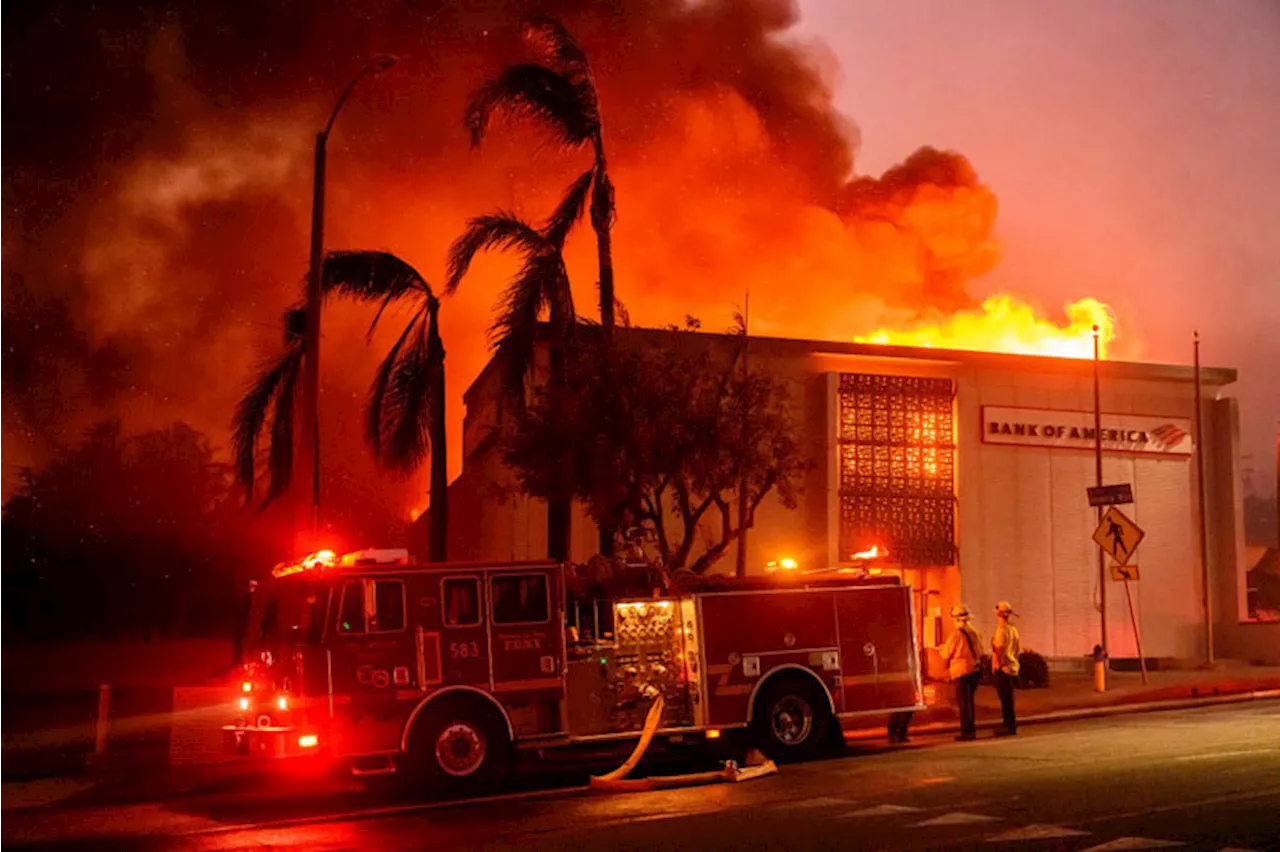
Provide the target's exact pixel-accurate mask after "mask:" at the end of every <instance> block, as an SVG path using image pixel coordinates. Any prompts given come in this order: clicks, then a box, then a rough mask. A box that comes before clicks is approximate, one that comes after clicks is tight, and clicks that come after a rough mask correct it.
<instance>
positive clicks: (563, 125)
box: [464, 62, 600, 148]
mask: <svg viewBox="0 0 1280 852" xmlns="http://www.w3.org/2000/svg"><path fill="white" fill-rule="evenodd" d="M496 113H505V114H506V115H508V116H510V117H512V118H526V119H530V120H532V121H536V122H539V123H541V124H543V125H545V126H546V127H547V128H548V129H549V130H550V131H551V132H552V134H553V135H554V136H555V137H556V139H557V141H559V142H560V144H562V145H564V146H565V147H568V148H576V147H579V146H580V145H584V144H586V143H588V142H590V141H591V140H593V139H594V138H595V137H596V136H597V135H598V134H599V129H600V111H599V108H598V107H597V105H596V103H595V99H594V89H593V88H592V87H591V86H590V85H589V84H588V85H584V84H583V83H581V82H579V83H575V82H574V81H572V80H571V79H569V78H568V77H566V76H565V75H563V74H560V73H558V72H556V71H553V70H552V69H550V68H548V67H547V66H545V65H539V64H538V63H536V62H525V63H521V64H518V65H511V66H509V67H507V68H504V69H503V70H502V71H501V72H500V73H499V74H498V76H497V77H494V78H493V79H492V80H490V81H489V82H488V83H485V84H484V85H483V86H481V87H480V88H479V89H477V90H476V92H475V93H474V94H473V95H472V96H471V101H470V103H469V104H468V105H467V111H466V115H465V119H464V120H465V122H466V125H467V129H468V130H470V132H471V144H472V145H479V144H480V142H481V141H482V140H483V139H484V134H485V131H486V130H487V129H488V127H489V122H490V121H491V120H492V118H493V116H494V114H496Z"/></svg>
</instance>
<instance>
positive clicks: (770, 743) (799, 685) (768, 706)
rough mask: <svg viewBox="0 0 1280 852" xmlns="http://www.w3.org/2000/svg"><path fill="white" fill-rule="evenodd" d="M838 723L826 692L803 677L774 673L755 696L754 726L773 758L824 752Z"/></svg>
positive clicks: (796, 757) (763, 747) (759, 742)
mask: <svg viewBox="0 0 1280 852" xmlns="http://www.w3.org/2000/svg"><path fill="white" fill-rule="evenodd" d="M837 725H838V723H837V722H836V720H835V719H834V718H833V717H832V715H831V710H830V705H829V703H828V701H827V698H826V696H825V695H823V694H822V690H820V689H819V688H818V687H817V686H816V685H815V684H814V683H812V682H810V681H809V680H806V679H804V678H801V677H788V676H785V675H784V676H775V677H774V678H772V679H770V681H769V682H768V683H766V684H765V686H764V689H762V690H761V692H760V695H759V696H758V697H757V698H756V704H755V708H754V710H753V712H752V716H751V730H752V733H753V734H754V736H753V737H752V739H754V740H755V742H756V744H757V745H758V746H759V748H760V750H761V751H763V752H764V753H765V754H766V755H768V756H769V757H770V758H772V759H774V760H780V761H790V760H808V759H811V758H814V757H817V756H819V755H821V754H822V753H824V752H825V751H826V750H827V749H828V748H829V747H830V744H831V740H832V734H831V732H832V730H834V729H835V727H836V726H837Z"/></svg>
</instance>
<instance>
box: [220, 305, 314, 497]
mask: <svg viewBox="0 0 1280 852" xmlns="http://www.w3.org/2000/svg"><path fill="white" fill-rule="evenodd" d="M306 331H307V316H306V309H305V308H303V307H300V306H295V307H292V308H290V309H289V310H288V311H286V312H285V314H284V351H283V352H282V353H281V354H280V355H278V356H276V357H275V358H274V359H271V360H269V361H267V362H266V363H264V364H263V365H262V368H261V369H260V370H259V372H258V375H257V376H256V377H255V378H254V380H253V383H252V384H251V385H250V386H249V389H248V390H247V391H246V392H245V395H244V397H243V398H242V399H241V400H240V402H239V404H238V405H236V410H235V414H234V416H233V417H232V421H231V430H232V431H231V455H232V458H233V460H234V464H235V475H236V481H237V482H239V483H240V486H241V487H242V488H244V491H245V501H246V502H247V503H252V502H253V495H254V484H255V482H256V481H257V478H258V468H257V462H258V459H257V456H256V450H257V445H258V437H259V435H261V434H262V430H263V427H264V426H265V425H266V423H267V421H268V419H270V421H271V429H270V436H271V437H270V449H269V451H268V460H267V473H268V483H269V484H268V486H267V494H266V497H265V498H264V499H263V501H262V506H263V507H264V508H265V507H266V505H267V504H269V503H270V502H271V501H273V500H275V499H276V498H277V497H279V496H280V495H281V494H283V493H284V492H285V490H286V489H288V487H289V483H290V482H291V481H292V478H293V431H294V423H293V416H294V408H295V405H296V403H297V400H296V399H295V394H296V393H297V392H298V391H299V390H300V386H299V384H298V377H299V375H300V374H301V371H302V358H303V352H304V349H305V347H304V346H303V340H304V338H305V336H306Z"/></svg>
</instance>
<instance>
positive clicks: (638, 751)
mask: <svg viewBox="0 0 1280 852" xmlns="http://www.w3.org/2000/svg"><path fill="white" fill-rule="evenodd" d="M665 706H666V702H665V701H664V700H663V699H662V696H658V698H657V699H656V700H655V701H654V702H653V706H652V707H650V708H649V715H648V716H646V717H645V720H644V730H643V731H642V732H641V734H640V742H638V743H636V747H635V748H634V749H632V751H631V756H630V757H628V758H627V759H626V760H625V761H623V763H622V765H621V766H619V767H618V768H617V769H615V770H613V771H612V772H606V773H605V774H604V775H593V776H592V777H591V787H592V788H593V789H596V790H612V791H615V792H624V791H634V790H661V789H665V788H667V787H692V786H695V785H698V784H715V783H717V782H721V781H728V782H732V783H737V782H740V781H751V780H753V779H755V778H763V777H764V776H766V775H772V774H773V773H775V772H777V771H778V765H777V764H776V763H774V762H773V761H772V760H766V761H764V762H763V763H761V764H759V765H756V766H747V767H740V766H738V764H737V763H736V762H734V761H732V760H729V761H725V765H724V768H723V769H717V770H714V771H711V772H693V773H689V774H687V775H664V776H661V777H657V778H628V777H627V776H628V775H630V774H631V771H632V770H633V769H635V768H636V764H638V763H639V762H640V758H642V757H644V753H645V752H646V751H648V749H649V744H650V743H652V742H653V735H654V733H656V732H657V730H658V725H659V724H660V723H661V722H662V710H663V708H664V707H665Z"/></svg>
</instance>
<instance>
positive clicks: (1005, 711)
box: [991, 601, 1022, 737]
mask: <svg viewBox="0 0 1280 852" xmlns="http://www.w3.org/2000/svg"><path fill="white" fill-rule="evenodd" d="M1015 615H1017V613H1016V612H1014V611H1013V606H1012V605H1011V604H1010V603H1009V602H1008V601H1000V603H998V604H996V632H995V634H994V635H993V636H992V637H991V679H992V680H993V681H995V685H996V693H997V694H998V695H999V696H1000V715H1001V716H1002V717H1003V726H1002V727H1000V728H997V729H996V736H997V737H1011V736H1013V735H1015V734H1016V733H1018V717H1017V715H1016V714H1015V713H1014V709H1013V690H1014V687H1016V686H1017V685H1018V655H1019V654H1021V653H1022V639H1021V637H1019V636H1018V628H1016V627H1014V626H1013V624H1012V623H1011V622H1010V619H1011V618H1013V617H1014V616H1015Z"/></svg>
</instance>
